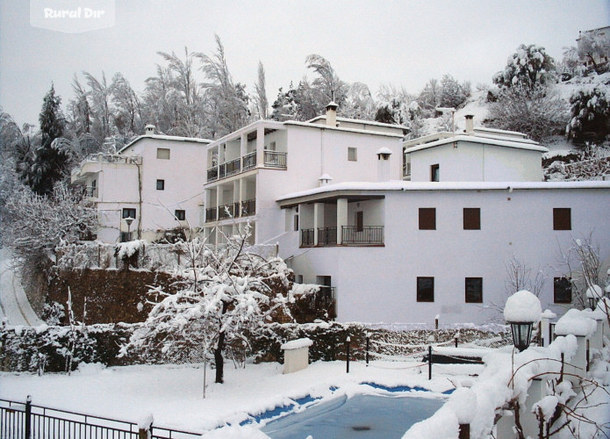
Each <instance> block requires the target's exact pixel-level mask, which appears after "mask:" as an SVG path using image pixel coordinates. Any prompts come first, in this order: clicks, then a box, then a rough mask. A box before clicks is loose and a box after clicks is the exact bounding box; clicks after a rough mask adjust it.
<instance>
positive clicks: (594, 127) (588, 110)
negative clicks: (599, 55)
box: [566, 78, 610, 142]
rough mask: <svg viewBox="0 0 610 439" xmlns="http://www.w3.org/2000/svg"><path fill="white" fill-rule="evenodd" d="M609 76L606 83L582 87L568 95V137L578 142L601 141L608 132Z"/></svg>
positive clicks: (609, 126)
mask: <svg viewBox="0 0 610 439" xmlns="http://www.w3.org/2000/svg"><path fill="white" fill-rule="evenodd" d="M609 90H610V78H609V79H608V81H607V82H606V83H602V84H598V85H594V86H589V87H582V88H580V89H578V90H576V91H575V92H574V93H573V94H572V96H571V97H570V105H571V110H570V114H571V119H570V122H569V123H568V125H567V127H566V133H567V135H568V137H570V138H573V139H574V140H576V141H578V142H584V141H593V142H602V141H603V140H604V139H605V138H606V136H608V134H609V133H610V91H609Z"/></svg>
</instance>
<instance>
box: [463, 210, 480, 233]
mask: <svg viewBox="0 0 610 439" xmlns="http://www.w3.org/2000/svg"><path fill="white" fill-rule="evenodd" d="M464 230H481V209H480V208H478V207H465V208H464Z"/></svg>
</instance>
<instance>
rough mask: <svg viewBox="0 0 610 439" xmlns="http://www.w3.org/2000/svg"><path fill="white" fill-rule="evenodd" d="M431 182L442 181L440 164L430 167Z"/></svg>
mask: <svg viewBox="0 0 610 439" xmlns="http://www.w3.org/2000/svg"><path fill="white" fill-rule="evenodd" d="M430 181H440V167H439V165H438V163H437V164H435V165H432V166H430Z"/></svg>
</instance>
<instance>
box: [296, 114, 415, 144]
mask: <svg viewBox="0 0 610 439" xmlns="http://www.w3.org/2000/svg"><path fill="white" fill-rule="evenodd" d="M318 118H324V116H318ZM318 118H316V119H318ZM313 120H315V119H312V121H313ZM346 120H349V119H346ZM337 121H338V122H340V121H341V118H339V117H338V118H337ZM310 122H311V121H309V122H299V121H297V120H287V121H286V122H284V125H293V126H299V127H306V128H317V129H319V130H335V131H343V132H346V133H359V134H370V135H375V136H386V137H396V138H398V139H402V138H403V137H404V136H403V135H402V134H398V133H396V134H395V133H390V132H386V131H373V130H365V129H361V128H349V127H342V126H338V127H332V126H328V125H323V124H318V123H310ZM354 122H355V123H358V124H360V125H373V126H375V125H377V126H381V125H385V126H388V127H392V128H401V127H400V126H399V125H388V124H379V123H370V122H369V121H362V120H354Z"/></svg>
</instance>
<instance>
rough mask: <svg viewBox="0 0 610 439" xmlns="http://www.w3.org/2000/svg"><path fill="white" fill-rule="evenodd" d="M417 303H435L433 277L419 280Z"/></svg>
mask: <svg viewBox="0 0 610 439" xmlns="http://www.w3.org/2000/svg"><path fill="white" fill-rule="evenodd" d="M417 301H418V302H434V278H433V277H418V278H417Z"/></svg>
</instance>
